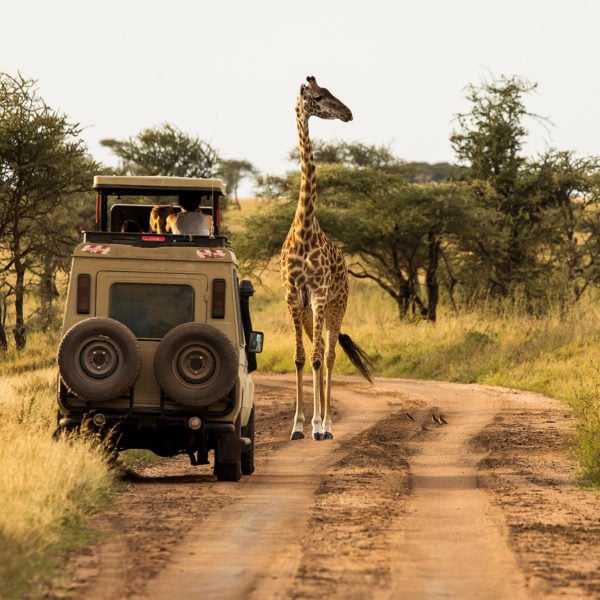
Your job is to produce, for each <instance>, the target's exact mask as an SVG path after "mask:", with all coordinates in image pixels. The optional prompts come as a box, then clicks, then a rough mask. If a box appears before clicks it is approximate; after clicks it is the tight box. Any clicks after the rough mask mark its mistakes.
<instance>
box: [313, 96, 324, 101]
mask: <svg viewBox="0 0 600 600" xmlns="http://www.w3.org/2000/svg"><path fill="white" fill-rule="evenodd" d="M313 100H314V101H315V102H320V101H321V100H323V96H314V97H313Z"/></svg>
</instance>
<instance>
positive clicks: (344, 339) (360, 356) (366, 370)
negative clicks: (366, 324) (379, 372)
mask: <svg viewBox="0 0 600 600" xmlns="http://www.w3.org/2000/svg"><path fill="white" fill-rule="evenodd" d="M338 340H339V342H340V346H341V347H342V349H343V350H344V352H345V353H346V355H347V356H348V358H349V359H350V362H351V363H352V364H353V365H354V366H355V367H356V368H357V369H358V370H359V372H360V374H361V375H362V376H363V377H364V378H365V379H366V380H367V381H368V382H370V383H373V377H372V375H371V369H372V367H373V364H372V362H371V359H370V358H369V357H368V356H367V353H366V352H365V351H364V350H363V349H362V348H361V347H360V346H359V345H358V344H356V343H355V342H353V341H352V339H351V338H350V336H349V335H346V334H345V333H340V335H339V337H338Z"/></svg>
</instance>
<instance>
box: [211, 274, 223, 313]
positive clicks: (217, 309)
mask: <svg viewBox="0 0 600 600" xmlns="http://www.w3.org/2000/svg"><path fill="white" fill-rule="evenodd" d="M212 318H213V319H224V318H225V280H224V279H213V283H212Z"/></svg>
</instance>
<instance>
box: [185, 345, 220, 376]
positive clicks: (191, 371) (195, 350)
mask: <svg viewBox="0 0 600 600" xmlns="http://www.w3.org/2000/svg"><path fill="white" fill-rule="evenodd" d="M217 364H218V360H217V357H216V356H215V354H214V353H213V352H212V351H211V349H210V348H207V347H206V346H203V345H201V344H192V345H190V346H186V347H185V348H183V349H182V350H181V352H180V353H179V354H178V355H177V357H176V360H175V367H176V370H177V373H178V374H179V376H180V377H181V378H182V379H183V380H185V381H187V382H188V383H191V384H199V383H204V382H205V381H208V380H210V379H211V378H212V377H213V376H214V374H215V371H216V369H217Z"/></svg>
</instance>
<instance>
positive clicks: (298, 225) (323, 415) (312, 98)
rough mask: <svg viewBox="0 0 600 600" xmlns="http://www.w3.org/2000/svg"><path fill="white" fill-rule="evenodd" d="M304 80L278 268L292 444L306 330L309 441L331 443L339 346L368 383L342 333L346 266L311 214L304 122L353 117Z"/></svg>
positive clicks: (297, 432)
mask: <svg viewBox="0 0 600 600" xmlns="http://www.w3.org/2000/svg"><path fill="white" fill-rule="evenodd" d="M306 81H307V82H308V85H305V84H303V85H301V86H300V94H299V96H298V101H297V103H296V124H297V128H298V139H299V149H300V159H301V185H300V195H299V198H298V205H297V208H296V213H295V216H294V220H293V222H292V225H291V227H290V230H289V232H288V234H287V237H286V239H285V241H284V243H283V247H282V249H281V260H280V267H281V278H282V283H283V286H284V289H285V299H286V303H287V307H288V310H289V312H290V316H291V318H292V322H293V325H294V332H295V336H296V351H295V366H296V413H295V415H294V425H293V428H292V434H291V439H292V440H298V439H302V438H304V431H303V429H304V408H303V397H302V392H303V385H302V372H303V369H304V365H305V362H306V353H305V350H304V343H303V339H302V334H303V330H304V331H306V333H307V335H308V337H309V338H310V340H311V341H312V352H311V355H310V364H311V366H312V374H313V401H314V404H313V417H312V437H313V439H314V440H324V439H332V438H333V431H332V423H331V413H330V401H331V373H332V370H333V365H334V363H335V349H336V344H337V342H338V341H339V342H340V345H341V346H342V349H343V350H344V351H345V352H346V354H347V355H348V357H349V358H350V360H351V361H352V363H353V364H354V365H355V366H356V367H357V368H358V370H359V371H360V372H361V373H362V375H363V376H364V377H365V378H366V379H367V380H368V381H372V379H371V375H370V373H369V361H368V358H367V356H366V355H365V353H364V352H363V351H362V350H361V349H360V348H359V347H358V345H356V344H355V343H354V342H353V341H352V340H351V339H350V337H349V336H348V335H346V334H342V333H341V326H342V320H343V318H344V313H345V312H346V305H347V303H348V267H347V265H346V260H345V258H344V255H343V254H342V252H341V250H340V249H339V248H338V247H337V246H336V245H335V244H334V243H333V242H332V241H331V240H330V239H329V238H328V237H327V236H326V235H325V233H324V232H323V230H322V229H321V227H320V225H319V223H318V221H317V218H316V215H315V212H316V201H317V188H316V173H315V161H314V158H313V150H312V143H311V141H310V137H309V132H308V120H309V118H310V117H311V116H316V117H319V118H321V119H340V120H341V121H344V122H348V121H351V120H352V112H351V111H350V109H349V108H348V107H347V106H345V105H344V104H343V103H342V102H341V101H340V100H338V99H337V98H336V97H335V96H333V95H332V94H331V93H330V92H329V90H327V89H325V88H322V87H319V85H317V81H316V79H315V78H314V77H312V76H308V77H307V78H306ZM324 335H325V339H324V337H323V336H324ZM324 361H325V362H324ZM323 363H324V364H323Z"/></svg>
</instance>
